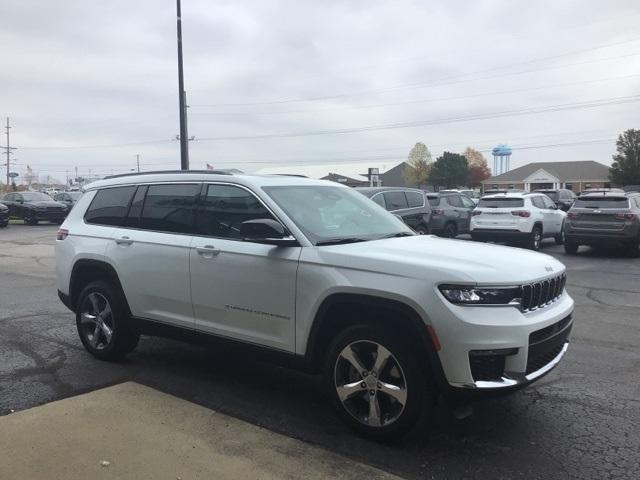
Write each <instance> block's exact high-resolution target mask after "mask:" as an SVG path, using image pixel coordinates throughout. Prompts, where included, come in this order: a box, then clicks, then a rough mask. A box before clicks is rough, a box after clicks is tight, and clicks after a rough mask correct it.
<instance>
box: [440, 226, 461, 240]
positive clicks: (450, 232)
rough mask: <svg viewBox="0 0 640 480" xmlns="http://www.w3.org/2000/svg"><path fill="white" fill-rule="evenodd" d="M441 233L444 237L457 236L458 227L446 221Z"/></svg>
mask: <svg viewBox="0 0 640 480" xmlns="http://www.w3.org/2000/svg"><path fill="white" fill-rule="evenodd" d="M442 235H443V236H444V237H446V238H456V237H457V236H458V229H457V228H456V226H455V224H453V223H447V224H446V225H445V227H444V231H443V232H442Z"/></svg>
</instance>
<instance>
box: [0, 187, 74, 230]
mask: <svg viewBox="0 0 640 480" xmlns="http://www.w3.org/2000/svg"><path fill="white" fill-rule="evenodd" d="M2 203H4V204H5V205H6V206H7V207H9V215H10V216H11V217H14V218H21V219H23V220H24V223H26V224H27V225H36V224H37V223H38V222H39V221H41V220H45V221H48V222H54V223H62V221H63V220H64V218H65V217H66V216H67V213H68V212H69V209H68V207H67V206H66V205H65V204H64V203H60V202H56V201H54V200H53V199H52V198H51V197H50V196H49V195H46V194H44V193H40V192H14V193H8V194H6V195H5V196H4V197H3V198H2Z"/></svg>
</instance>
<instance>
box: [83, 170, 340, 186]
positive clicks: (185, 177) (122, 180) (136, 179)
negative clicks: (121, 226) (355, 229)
mask: <svg viewBox="0 0 640 480" xmlns="http://www.w3.org/2000/svg"><path fill="white" fill-rule="evenodd" d="M206 181H210V182H211V181H216V182H224V183H234V184H237V185H244V186H246V187H253V188H260V187H266V186H287V185H325V186H335V187H343V188H349V187H346V186H342V185H340V184H339V183H335V182H329V181H326V180H312V179H310V178H304V177H298V176H291V175H245V174H242V175H234V174H230V173H227V172H222V173H221V172H216V171H214V170H201V171H194V170H187V171H169V172H148V173H145V174H137V173H134V174H130V175H116V176H113V177H111V178H105V179H104V180H98V181H96V182H93V183H91V184H89V185H87V186H86V187H85V191H89V190H95V189H96V188H104V187H112V186H118V185H137V184H140V183H157V182H206Z"/></svg>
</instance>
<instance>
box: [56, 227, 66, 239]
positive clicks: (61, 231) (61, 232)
mask: <svg viewBox="0 0 640 480" xmlns="http://www.w3.org/2000/svg"><path fill="white" fill-rule="evenodd" d="M68 236H69V230H67V229H66V228H59V229H58V234H57V235H56V239H57V240H64V239H65V238H67V237H68Z"/></svg>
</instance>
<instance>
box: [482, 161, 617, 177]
mask: <svg viewBox="0 0 640 480" xmlns="http://www.w3.org/2000/svg"><path fill="white" fill-rule="evenodd" d="M538 170H544V171H546V172H547V173H549V174H551V175H553V176H554V177H556V178H557V179H558V180H559V181H561V182H570V181H574V182H580V181H597V180H604V181H608V179H609V167H607V166H606V165H603V164H602V163H598V162H596V161H593V160H580V161H577V162H534V163H528V164H527V165H523V166H522V167H518V168H514V169H513V170H509V171H508V172H505V173H503V174H501V175H496V176H495V177H490V178H488V179H487V180H484V181H483V182H482V183H495V182H519V181H522V180H524V179H525V178H527V177H528V176H530V175H532V174H534V173H535V172H537V171H538Z"/></svg>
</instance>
